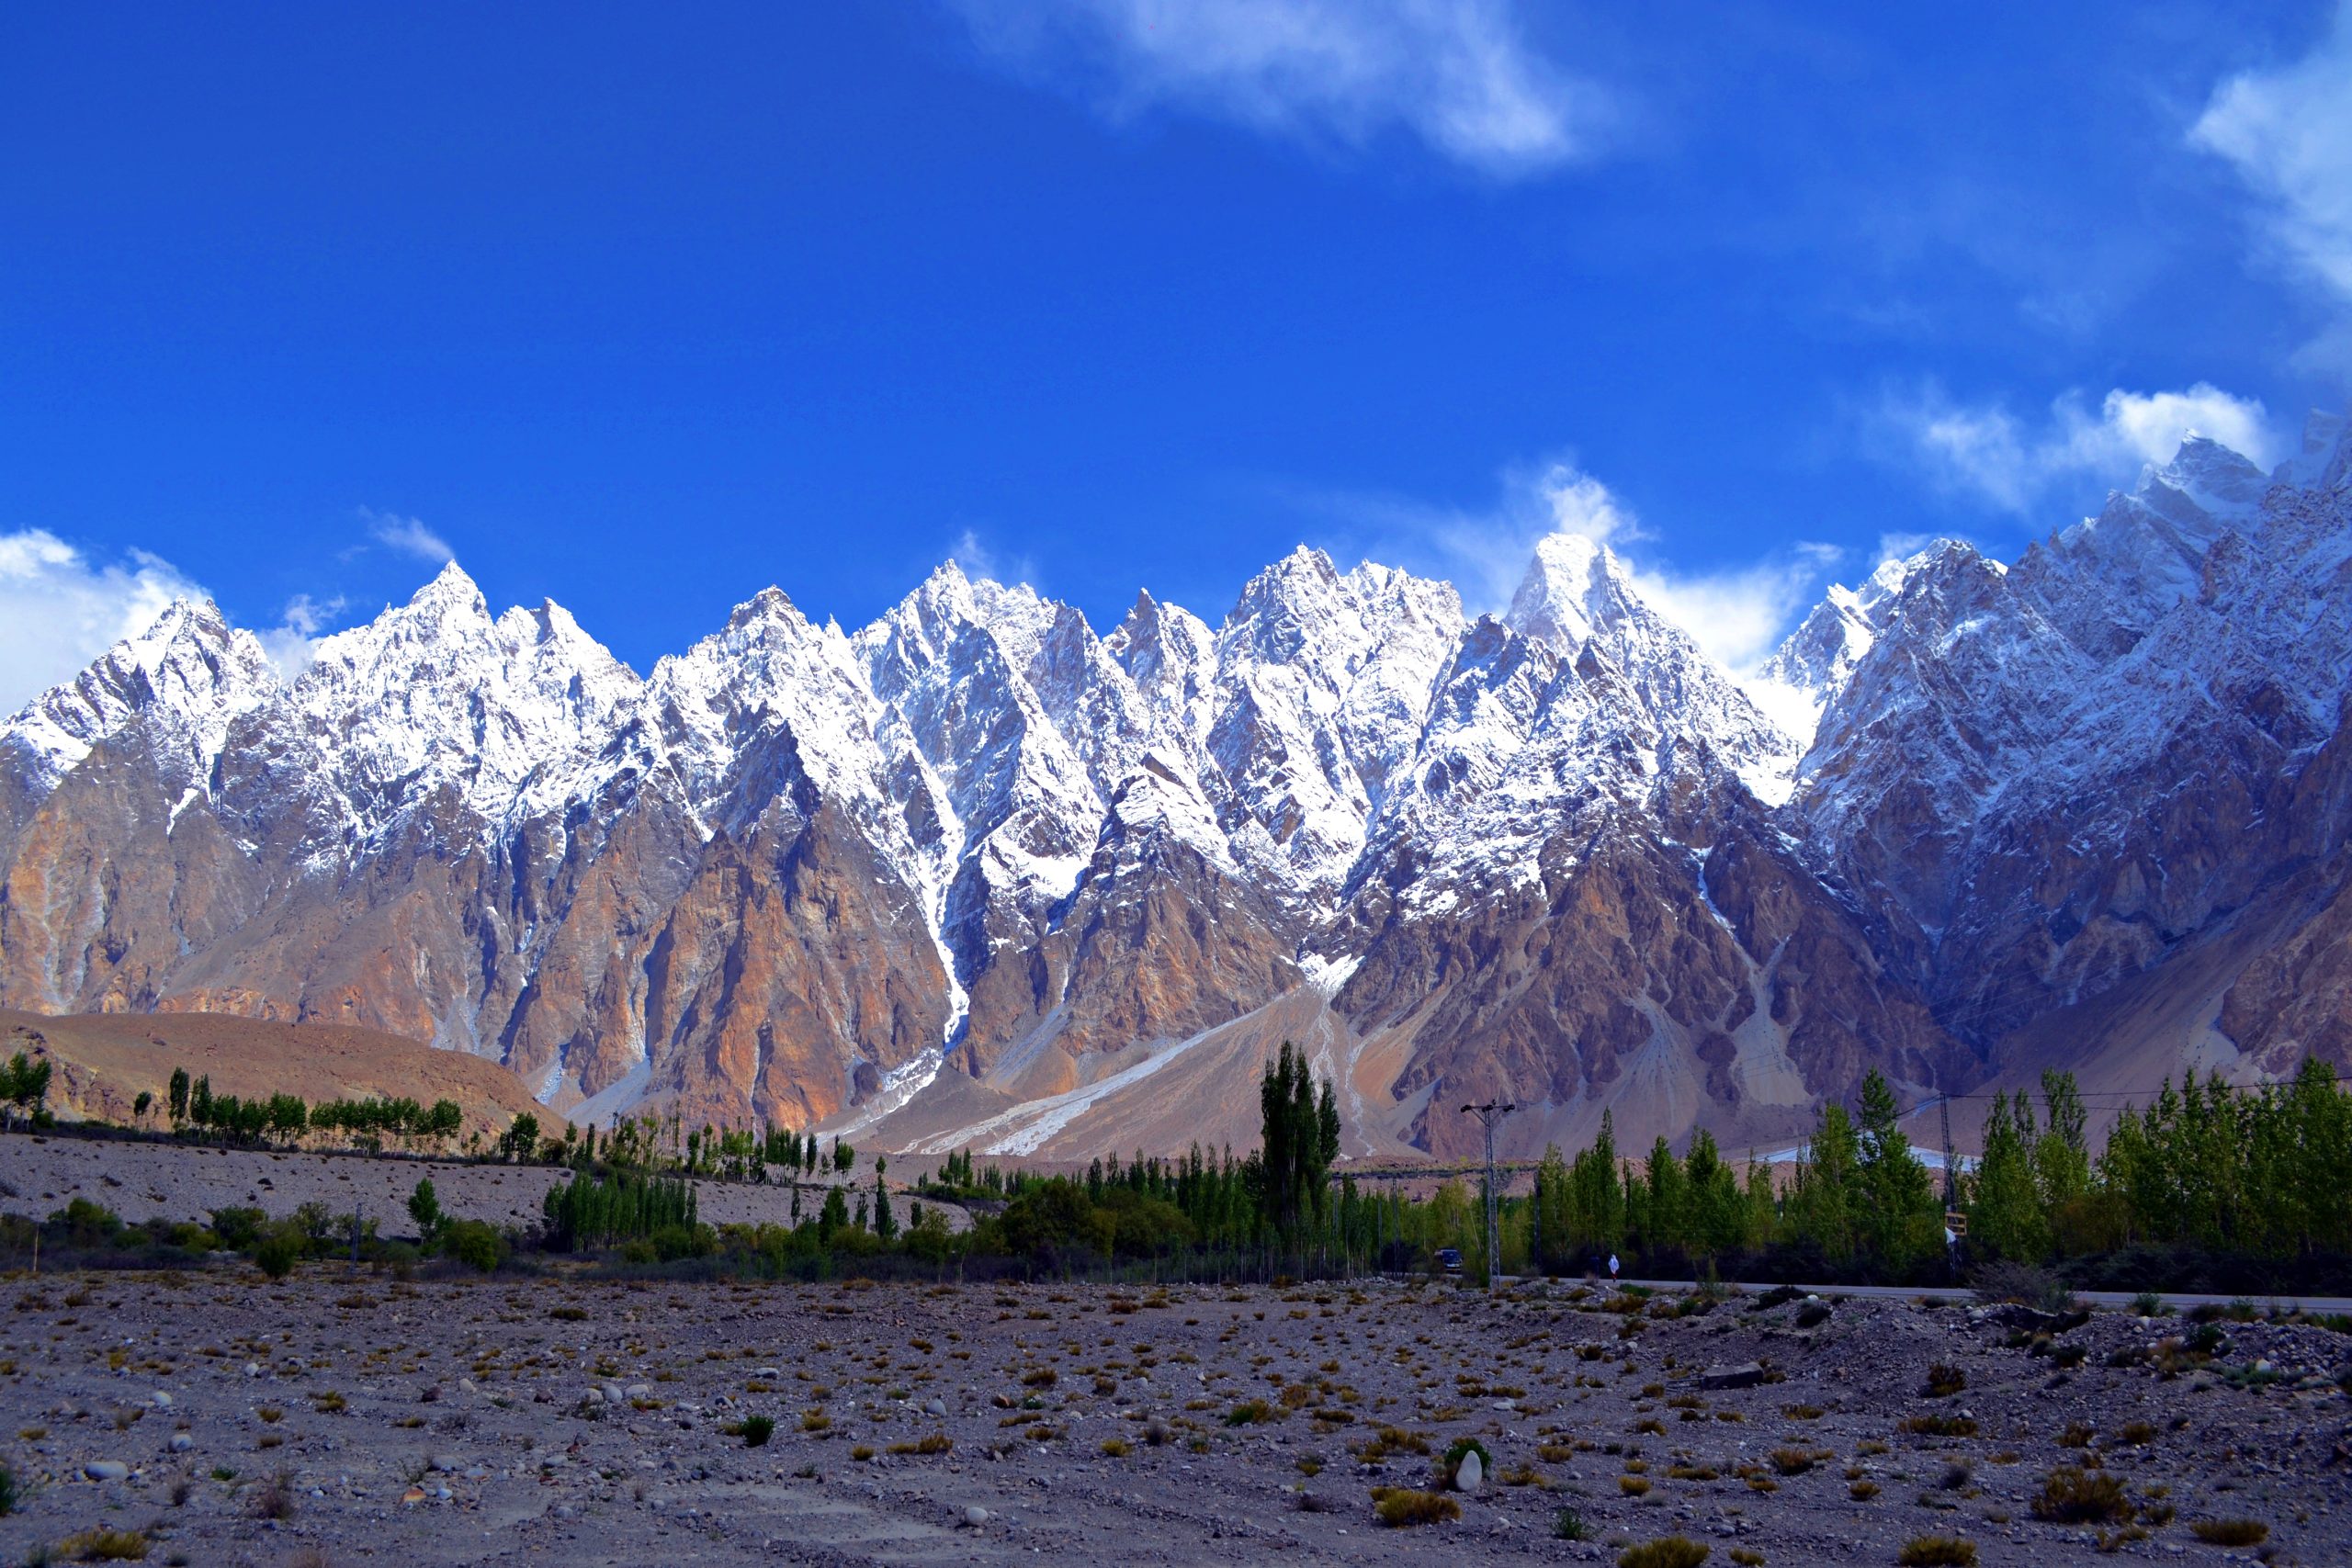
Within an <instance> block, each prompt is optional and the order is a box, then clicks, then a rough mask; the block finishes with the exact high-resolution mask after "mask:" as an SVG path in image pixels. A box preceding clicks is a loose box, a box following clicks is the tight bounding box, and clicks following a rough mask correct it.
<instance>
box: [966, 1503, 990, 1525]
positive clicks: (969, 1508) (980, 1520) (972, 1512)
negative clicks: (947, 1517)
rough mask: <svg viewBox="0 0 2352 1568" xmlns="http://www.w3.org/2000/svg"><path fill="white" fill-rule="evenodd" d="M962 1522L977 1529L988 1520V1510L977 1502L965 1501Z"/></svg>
mask: <svg viewBox="0 0 2352 1568" xmlns="http://www.w3.org/2000/svg"><path fill="white" fill-rule="evenodd" d="M964 1522H965V1523H966V1524H967V1525H969V1526H970V1527H971V1528H972V1529H979V1528H980V1527H981V1526H982V1525H984V1524H986V1523H988V1522H989V1511H988V1510H987V1509H986V1508H983V1507H981V1506H979V1505H978V1503H967V1504H966V1505H965V1506H964Z"/></svg>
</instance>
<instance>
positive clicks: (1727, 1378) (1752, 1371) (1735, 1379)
mask: <svg viewBox="0 0 2352 1568" xmlns="http://www.w3.org/2000/svg"><path fill="white" fill-rule="evenodd" d="M1762 1382H1764V1367H1763V1364H1762V1363H1761V1362H1758V1361H1743V1362H1741V1363H1740V1364H1739V1365H1738V1366H1736V1367H1709V1368H1708V1369H1707V1370H1706V1371H1705V1372H1704V1373H1703V1374H1702V1375H1701V1377H1700V1379H1699V1386H1700V1387H1701V1388H1704V1389H1721V1388H1755V1387H1758V1385H1760V1384H1761V1383H1762Z"/></svg>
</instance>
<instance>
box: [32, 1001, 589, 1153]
mask: <svg viewBox="0 0 2352 1568" xmlns="http://www.w3.org/2000/svg"><path fill="white" fill-rule="evenodd" d="M0 1049H5V1051H6V1053H7V1054H10V1055H13V1054H14V1053H16V1052H18V1051H26V1052H28V1053H30V1054H33V1055H47V1056H48V1058H49V1059H50V1060H51V1062H53V1063H55V1064H56V1072H55V1076H54V1077H53V1078H52V1079H51V1084H50V1091H49V1102H50V1107H51V1110H53V1111H57V1112H58V1113H59V1114H60V1115H71V1116H75V1117H80V1118H84V1119H87V1120H93V1121H105V1122H130V1120H131V1114H130V1112H131V1106H132V1103H133V1102H134V1101H135V1100H137V1098H138V1096H139V1093H140V1091H141V1090H142V1089H144V1090H145V1091H147V1092H148V1093H150V1094H152V1095H153V1096H154V1097H155V1103H156V1105H157V1106H158V1107H159V1108H160V1107H161V1106H162V1105H163V1104H164V1096H165V1092H166V1091H167V1090H168V1089H169V1088H170V1085H171V1077H172V1069H173V1068H175V1067H186V1068H187V1071H188V1076H189V1077H205V1076H208V1075H209V1077H211V1079H212V1092H213V1093H215V1094H233V1095H235V1096H237V1097H238V1098H239V1099H251V1098H253V1097H254V1096H256V1095H259V1096H263V1097H265V1098H266V1097H267V1096H269V1095H272V1094H297V1095H300V1096H301V1097H302V1099H304V1100H307V1101H309V1102H310V1103H311V1104H313V1105H316V1104H317V1103H319V1102H320V1101H321V1100H368V1099H374V1098H377V1097H386V1098H392V1099H400V1098H406V1099H410V1100H416V1101H418V1102H419V1103H421V1104H424V1105H430V1104H432V1103H433V1102H434V1101H435V1100H456V1101H457V1102H458V1110H459V1111H461V1112H462V1113H463V1114H464V1116H465V1131H466V1132H467V1133H472V1132H476V1131H481V1132H484V1133H488V1134H498V1133H503V1132H504V1131H505V1130H506V1127H507V1125H508V1124H509V1123H510V1122H513V1121H514V1120H515V1116H516V1114H517V1113H519V1112H522V1111H529V1112H531V1113H533V1114H535V1115H537V1117H538V1119H539V1122H540V1124H541V1125H542V1126H545V1127H549V1128H551V1129H555V1130H560V1128H561V1126H562V1122H561V1121H560V1119H559V1118H557V1117H556V1116H554V1115H553V1114H552V1113H550V1112H549V1111H548V1110H547V1108H546V1107H544V1106H542V1105H540V1104H538V1103H537V1101H536V1100H533V1099H532V1098H531V1091H530V1090H529V1089H526V1087H525V1086H524V1083H523V1080H522V1079H521V1078H518V1077H515V1075H514V1074H513V1073H511V1072H509V1071H507V1070H506V1069H505V1068H504V1067H502V1066H499V1065H498V1064H497V1063H495V1062H492V1061H488V1060H485V1059H484V1058H482V1057H480V1056H469V1055H465V1054H463V1053H462V1052H457V1051H436V1050H435V1049H434V1048H433V1047H432V1046H430V1045H424V1044H420V1043H417V1042H416V1041H413V1040H410V1039H407V1038H404V1037H403V1036H401V1035H398V1034H388V1033H385V1032H383V1031H381V1030H377V1029H351V1028H345V1027H344V1026H342V1025H339V1024H330V1023H268V1022H264V1021H260V1020H257V1019H250V1018H232V1017H227V1016H223V1015H220V1014H216V1013H196V1012H159V1013H141V1014H137V1015H132V1014H127V1013H80V1014H74V1015H72V1016H67V1017H51V1016H48V1015H44V1014H41V1013H31V1012H17V1011H15V1010H10V1009H0ZM151 1115H153V1116H154V1117H156V1119H157V1120H159V1121H160V1111H155V1112H151ZM462 1138H463V1134H460V1141H462Z"/></svg>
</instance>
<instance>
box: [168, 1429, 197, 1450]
mask: <svg viewBox="0 0 2352 1568" xmlns="http://www.w3.org/2000/svg"><path fill="white" fill-rule="evenodd" d="M164 1446H165V1447H166V1448H168V1449H170V1450H172V1452H174V1453H175V1454H184V1453H186V1452H187V1451H188V1450H190V1449H192V1448H194V1447H196V1439H195V1438H192V1437H190V1436H188V1434H187V1433H186V1432H174V1433H173V1434H172V1440H171V1441H170V1442H169V1443H167V1444H165V1445H164Z"/></svg>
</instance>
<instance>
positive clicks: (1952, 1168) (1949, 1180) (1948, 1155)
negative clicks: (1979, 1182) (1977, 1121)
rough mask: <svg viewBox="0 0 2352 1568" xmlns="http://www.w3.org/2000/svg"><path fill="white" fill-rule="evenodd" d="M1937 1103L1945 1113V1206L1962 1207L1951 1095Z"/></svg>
mask: <svg viewBox="0 0 2352 1568" xmlns="http://www.w3.org/2000/svg"><path fill="white" fill-rule="evenodd" d="M1937 1103H1938V1104H1939V1106H1941V1107H1942V1109H1943V1113H1944V1207H1945V1208H1947V1209H1957V1208H1958V1207H1960V1162H1959V1160H1957V1159H1955V1158H1954V1157H1953V1156H1952V1152H1951V1096H1950V1095H1948V1094H1947V1095H1945V1096H1943V1097H1942V1098H1941V1099H1940V1100H1938V1101H1937Z"/></svg>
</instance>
